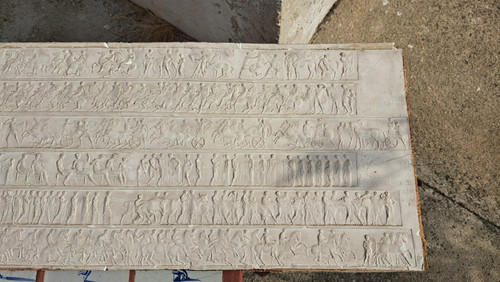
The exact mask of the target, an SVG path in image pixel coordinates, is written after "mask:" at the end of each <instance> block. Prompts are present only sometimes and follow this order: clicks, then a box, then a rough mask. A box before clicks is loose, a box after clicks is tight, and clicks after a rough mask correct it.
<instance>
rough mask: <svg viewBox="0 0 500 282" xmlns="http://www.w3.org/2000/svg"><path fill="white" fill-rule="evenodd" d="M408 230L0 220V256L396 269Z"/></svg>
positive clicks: (405, 255) (405, 263)
mask: <svg viewBox="0 0 500 282" xmlns="http://www.w3.org/2000/svg"><path fill="white" fill-rule="evenodd" d="M408 236H409V235H408V233H406V232H397V231H395V232H386V233H384V234H383V235H382V236H380V235H378V233H375V234H372V233H370V234H367V235H365V238H366V239H364V241H363V239H362V238H356V239H353V238H352V237H353V236H352V235H351V234H350V233H348V232H345V231H334V230H317V229H293V228H282V229H277V228H273V229H271V228H255V229H228V228H212V229H204V228H170V229H125V228H120V229H104V230H102V229H66V228H63V229H57V228H46V229H17V228H11V229H9V228H1V229H0V261H2V262H3V263H6V264H9V265H16V264H19V263H22V262H24V263H30V264H33V265H42V266H50V265H61V266H64V265H115V266H118V265H126V266H143V265H157V266H178V267H180V266H182V267H185V268H190V267H196V266H198V265H199V264H200V265H201V264H203V265H204V264H206V263H209V264H211V265H214V266H226V265H232V266H247V267H248V266H256V265H267V266H281V265H289V264H290V263H294V265H298V266H300V265H309V266H316V267H321V266H328V265H336V266H338V267H353V266H373V267H381V266H393V267H400V268H402V269H404V268H405V267H409V266H413V265H414V264H415V263H414V255H413V253H412V251H411V243H410V242H409V239H408ZM375 238H380V239H379V240H377V239H375ZM358 241H359V242H358ZM377 241H378V242H377ZM361 246H362V247H361ZM311 260H312V261H313V262H312V265H311Z"/></svg>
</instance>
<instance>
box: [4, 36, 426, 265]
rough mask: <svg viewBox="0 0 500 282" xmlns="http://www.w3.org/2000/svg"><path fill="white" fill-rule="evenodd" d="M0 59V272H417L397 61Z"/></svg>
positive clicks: (96, 55)
mask: <svg viewBox="0 0 500 282" xmlns="http://www.w3.org/2000/svg"><path fill="white" fill-rule="evenodd" d="M1 47H2V48H1V49H0V66H1V67H0V164H1V166H0V188H1V191H0V201H1V202H2V204H1V205H0V220H1V221H0V224H1V226H0V233H1V234H2V236H1V238H2V239H1V240H0V250H1V251H2V253H3V254H4V255H2V256H1V257H0V261H1V263H2V265H4V266H6V267H11V268H16V267H34V268H49V269H50V268H58V269H60V268H62V269H77V268H81V267H82V265H83V266H85V268H89V269H97V268H99V269H102V267H108V268H110V269H129V268H134V269H154V268H159V267H161V268H172V269H187V268H189V269H200V270H201V269H364V270H422V268H423V251H422V239H421V230H420V225H419V218H418V211H417V197H416V192H415V181H414V172H413V163H412V157H411V144H410V135H409V125H408V116H407V110H406V103H405V92H404V77H403V66H402V55H401V52H400V51H399V50H393V49H391V48H385V49H384V48H382V49H381V48H380V46H379V45H368V46H364V47H365V48H363V49H362V50H361V49H356V48H354V47H353V46H349V45H342V46H335V45H319V46H307V47H305V46H300V47H299V46H278V45H236V44H109V45H108V44H3V45H1Z"/></svg>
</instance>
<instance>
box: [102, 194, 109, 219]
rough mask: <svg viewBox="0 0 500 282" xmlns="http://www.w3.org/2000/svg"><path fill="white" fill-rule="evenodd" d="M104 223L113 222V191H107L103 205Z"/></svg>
mask: <svg viewBox="0 0 500 282" xmlns="http://www.w3.org/2000/svg"><path fill="white" fill-rule="evenodd" d="M102 214H103V222H102V223H103V224H111V192H109V191H108V192H106V196H104V204H103V207H102Z"/></svg>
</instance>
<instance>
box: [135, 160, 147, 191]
mask: <svg viewBox="0 0 500 282" xmlns="http://www.w3.org/2000/svg"><path fill="white" fill-rule="evenodd" d="M148 180H149V159H148V155H144V156H143V157H142V159H141V160H140V161H139V165H138V166H137V186H141V185H145V184H146V182H147V181H148Z"/></svg>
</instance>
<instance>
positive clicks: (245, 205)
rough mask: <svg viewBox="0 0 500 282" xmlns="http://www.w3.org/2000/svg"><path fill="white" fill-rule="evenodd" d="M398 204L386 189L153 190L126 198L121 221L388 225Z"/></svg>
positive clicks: (394, 221)
mask: <svg viewBox="0 0 500 282" xmlns="http://www.w3.org/2000/svg"><path fill="white" fill-rule="evenodd" d="M395 206H396V201H395V199H393V197H392V196H391V193H390V192H388V191H363V192H360V191H355V192H354V191H343V192H342V191H316V192H312V191H306V192H302V191H267V190H266V191H253V190H243V191H242V190H215V191H212V190H210V191H193V190H191V191H189V192H188V191H183V192H155V193H154V195H149V196H145V194H144V193H141V194H138V195H137V197H136V198H135V199H133V200H129V201H127V202H125V203H123V207H124V208H125V211H124V212H123V213H122V214H121V217H120V222H119V223H120V224H125V225H130V224H135V225H164V224H181V225H190V224H195V225H259V224H265V225H269V224H270V225H381V226H382V225H383V226H385V225H397V224H399V223H400V218H399V216H398V214H396V209H395ZM114 210H117V208H115V209H114ZM397 210H398V209H397Z"/></svg>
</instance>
